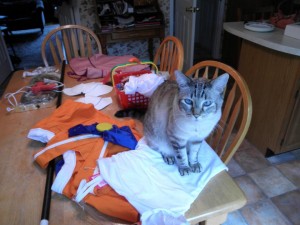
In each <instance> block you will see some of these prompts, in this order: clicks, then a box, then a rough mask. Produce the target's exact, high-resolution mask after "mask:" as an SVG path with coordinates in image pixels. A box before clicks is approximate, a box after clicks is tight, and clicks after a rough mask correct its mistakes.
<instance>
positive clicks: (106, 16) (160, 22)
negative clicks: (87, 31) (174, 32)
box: [97, 0, 165, 60]
mask: <svg viewBox="0 0 300 225" xmlns="http://www.w3.org/2000/svg"><path fill="white" fill-rule="evenodd" d="M124 4H125V5H124ZM97 9H98V15H99V19H100V22H101V31H100V32H97V35H98V37H99V39H100V41H101V45H102V52H103V53H104V54H106V53H107V44H108V43H117V42H122V41H133V40H141V39H147V40H148V50H149V56H150V59H151V60H152V59H153V38H159V39H160V41H162V40H163V39H164V36H165V27H164V18H163V14H162V12H161V11H160V9H159V7H158V3H157V0H144V1H141V0H139V1H137V0H126V1H120V0H97Z"/></svg>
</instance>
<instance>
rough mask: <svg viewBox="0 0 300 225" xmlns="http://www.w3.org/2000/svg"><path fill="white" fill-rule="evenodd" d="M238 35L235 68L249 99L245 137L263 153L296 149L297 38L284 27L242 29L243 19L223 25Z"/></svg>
mask: <svg viewBox="0 0 300 225" xmlns="http://www.w3.org/2000/svg"><path fill="white" fill-rule="evenodd" d="M223 27H224V30H225V31H227V32H229V33H231V34H233V35H235V36H237V37H239V38H241V39H242V42H241V43H242V44H241V49H240V53H239V59H238V62H239V63H238V71H239V72H240V74H241V76H243V77H244V79H245V80H246V82H247V84H248V86H249V90H250V93H251V97H252V101H253V116H252V121H251V125H250V128H249V131H248V133H247V136H246V138H247V139H248V140H249V141H250V142H251V143H252V144H254V145H255V146H256V147H257V148H258V149H259V150H260V151H261V152H262V153H263V154H265V155H266V156H269V155H273V154H278V153H283V152H287V151H291V150H294V149H298V148H300V135H299V134H300V100H299V99H300V97H299V96H300V93H299V92H300V40H298V39H295V38H291V37H288V36H285V35H284V34H283V32H284V30H282V29H279V28H275V30H274V31H271V32H254V31H250V30H246V29H245V28H244V23H243V22H228V23H224V24H223Z"/></svg>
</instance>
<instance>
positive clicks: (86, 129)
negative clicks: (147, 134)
mask: <svg viewBox="0 0 300 225" xmlns="http://www.w3.org/2000/svg"><path fill="white" fill-rule="evenodd" d="M97 125H98V123H94V124H92V125H82V124H78V125H76V126H74V127H71V128H70V129H69V131H68V133H69V137H73V136H77V135H80V134H96V135H99V136H100V137H102V138H103V140H105V141H108V142H111V143H113V144H117V145H120V146H123V147H126V148H129V149H135V147H136V145H137V140H136V138H135V137H134V135H133V133H132V132H131V130H130V128H129V127H128V126H123V127H120V128H119V127H118V126H116V125H113V126H112V129H110V130H106V131H98V130H97V129H96V126H97Z"/></svg>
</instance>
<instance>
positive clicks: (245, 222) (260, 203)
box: [223, 140, 300, 225]
mask: <svg viewBox="0 0 300 225" xmlns="http://www.w3.org/2000/svg"><path fill="white" fill-rule="evenodd" d="M228 167H229V173H230V175H231V176H232V177H233V178H234V180H235V181H236V182H237V184H238V185H239V186H240V187H241V189H242V190H243V191H244V193H245V195H246V197H247V200H248V202H247V204H246V205H245V206H244V207H243V208H242V209H240V210H238V211H236V212H233V213H231V214H229V216H228V218H227V221H226V223H224V224H223V225H300V149H299V150H295V151H291V152H287V153H284V154H280V155H276V156H272V157H269V158H265V157H264V156H263V155H262V153H260V152H259V151H258V150H257V149H256V148H255V147H254V146H253V145H251V144H250V143H249V142H248V141H247V140H246V141H244V142H243V144H242V145H241V147H240V148H239V150H238V151H237V152H236V154H235V156H234V157H233V159H232V160H231V161H230V163H229V165H228Z"/></svg>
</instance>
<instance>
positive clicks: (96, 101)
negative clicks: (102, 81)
mask: <svg viewBox="0 0 300 225" xmlns="http://www.w3.org/2000/svg"><path fill="white" fill-rule="evenodd" d="M75 102H82V103H85V104H89V103H91V104H93V105H94V107H95V109H97V110H101V109H104V108H105V107H106V106H108V105H110V104H111V103H112V98H111V97H106V98H101V97H94V96H84V97H82V98H78V99H76V100H75Z"/></svg>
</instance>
